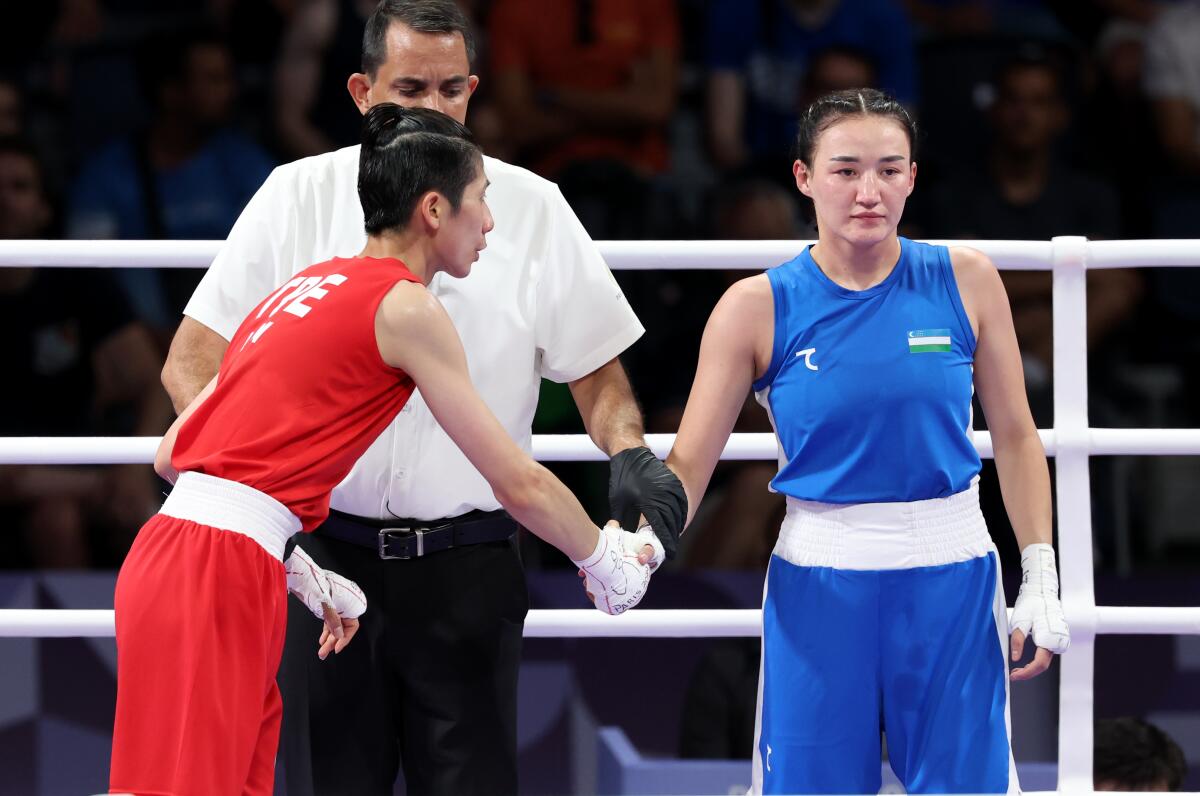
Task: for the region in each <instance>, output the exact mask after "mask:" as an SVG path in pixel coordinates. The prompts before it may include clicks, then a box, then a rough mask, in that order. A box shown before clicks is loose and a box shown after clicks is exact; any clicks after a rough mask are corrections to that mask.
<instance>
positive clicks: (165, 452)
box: [154, 376, 217, 484]
mask: <svg viewBox="0 0 1200 796" xmlns="http://www.w3.org/2000/svg"><path fill="white" fill-rule="evenodd" d="M216 388H217V377H216V376H213V377H212V378H211V379H209V382H208V384H206V385H205V387H204V389H202V390H201V391H200V393H199V394H198V395H197V396H196V397H195V398H193V399H192V402H191V403H189V404H188V405H187V407H186V408H185V409H184V410H183V411H182V412H180V413H179V417H177V418H175V422H174V423H172V424H171V427H170V428H169V429H167V433H166V434H163V438H162V440H161V441H160V442H159V443H158V450H157V451H156V452H155V454H154V472H156V473H158V474H159V475H160V476H161V477H162V478H163V479H164V480H166V481H169V482H170V483H172V484H173V483H175V479H177V478H178V477H179V473H178V472H176V470H175V468H174V467H173V466H172V465H171V454H172V453H174V450H175V438H176V437H177V436H179V429H180V427H181V426H183V424H184V423H186V422H187V419H188V418H189V417H191V416H192V415H193V414H194V413H195V412H196V408H197V407H199V406H200V404H202V403H204V401H205V400H206V399H207V398H208V396H210V395H212V393H213V390H215V389H216Z"/></svg>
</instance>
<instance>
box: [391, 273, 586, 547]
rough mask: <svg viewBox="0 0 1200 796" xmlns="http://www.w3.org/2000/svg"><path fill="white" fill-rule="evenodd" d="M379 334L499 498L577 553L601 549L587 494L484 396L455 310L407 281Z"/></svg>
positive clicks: (556, 543) (395, 295) (553, 540)
mask: <svg viewBox="0 0 1200 796" xmlns="http://www.w3.org/2000/svg"><path fill="white" fill-rule="evenodd" d="M375 335H376V339H377V341H378V343H379V351H380V354H381V356H382V357H383V359H384V361H385V362H387V363H388V364H389V365H391V366H392V367H396V368H400V369H401V370H403V371H404V372H405V373H407V374H408V375H409V376H410V377H412V379H413V381H414V382H416V384H417V387H418V388H419V389H420V390H421V396H422V397H423V398H424V399H425V402H426V403H427V404H428V405H429V408H430V410H431V411H432V412H433V415H434V417H435V418H436V419H437V421H438V423H439V424H440V425H441V426H442V428H444V429H445V430H446V433H447V434H449V435H450V438H451V439H453V440H454V442H455V443H456V444H457V445H458V446H459V448H460V449H462V451H463V453H464V454H466V456H467V458H468V459H470V461H471V463H472V464H473V465H475V467H476V468H477V469H478V470H479V472H480V473H482V474H483V476H484V478H486V479H487V480H488V483H490V484H491V486H492V489H493V490H494V491H495V493H496V499H497V500H499V501H500V503H501V505H503V506H504V508H505V509H507V510H508V512H509V513H510V514H512V515H513V517H515V518H516V520H517V521H518V522H520V523H521V524H522V525H524V526H525V527H527V528H529V529H530V530H531V531H533V532H534V533H535V534H537V535H538V536H540V537H541V538H542V539H545V540H546V541H547V542H549V543H550V544H552V545H554V546H555V547H557V548H558V549H559V550H561V551H562V552H564V553H566V554H567V555H568V556H570V557H571V559H573V560H582V559H584V558H587V557H588V556H589V555H590V554H591V553H592V551H593V550H594V549H595V548H596V544H597V541H598V539H599V531H598V529H597V527H596V525H595V524H594V523H592V521H591V519H590V518H589V517H588V516H587V513H586V512H584V510H583V507H582V506H580V505H579V501H578V500H576V499H575V496H574V495H573V494H571V492H570V490H568V489H567V488H566V487H565V486H563V484H562V483H561V482H560V481H559V480H558V479H557V478H555V477H554V475H552V474H551V473H550V471H549V470H547V469H546V468H545V467H542V466H541V465H540V464H538V463H537V462H535V461H534V460H533V459H531V458H530V457H529V455H528V454H526V453H525V451H523V450H521V448H520V447H519V446H518V445H517V444H516V442H514V441H513V439H512V437H510V436H509V435H508V432H507V431H505V429H504V427H503V426H502V425H501V424H500V421H499V420H497V419H496V417H495V415H493V414H492V412H491V410H490V409H488V407H487V404H485V403H484V402H483V399H482V398H480V397H479V394H478V393H477V392H476V391H475V387H474V385H472V383H471V378H470V375H469V374H468V372H467V360H466V355H465V354H464V352H463V348H462V343H461V342H460V340H459V338H458V333H457V332H456V331H455V329H454V325H453V323H451V321H450V316H449V315H447V314H446V311H445V310H444V309H443V308H442V305H441V304H440V303H439V302H438V300H437V299H436V298H434V297H433V296H432V295H430V293H429V292H428V291H427V290H425V289H424V288H423V287H421V286H419V285H416V284H413V283H408V282H404V283H400V284H398V285H396V287H394V288H393V289H392V290H391V292H390V293H388V295H387V297H386V298H385V299H384V300H383V302H382V303H381V304H380V308H379V311H378V313H377V314H376V318H375Z"/></svg>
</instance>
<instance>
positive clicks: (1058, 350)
mask: <svg viewBox="0 0 1200 796" xmlns="http://www.w3.org/2000/svg"><path fill="white" fill-rule="evenodd" d="M938 242H942V243H962V244H964V245H969V246H973V247H975V248H978V249H981V250H982V251H984V252H985V253H987V254H988V255H989V256H990V257H991V258H992V259H993V260H994V261H995V262H996V264H997V266H999V267H1000V268H1002V269H1017V270H1049V271H1051V272H1052V275H1053V315H1054V320H1053V323H1054V326H1053V335H1054V380H1053V383H1054V418H1055V427H1054V428H1053V429H1050V430H1042V431H1040V432H1039V433H1040V434H1041V437H1042V441H1043V442H1044V443H1045V445H1046V452H1047V454H1048V455H1051V456H1055V457H1056V473H1057V484H1056V493H1057V494H1056V505H1057V513H1058V534H1059V540H1058V543H1059V569H1060V578H1061V583H1062V599H1063V607H1064V609H1065V611H1066V614H1067V618H1068V620H1069V621H1070V624H1071V635H1072V639H1071V649H1070V650H1069V651H1068V652H1067V654H1066V655H1064V656H1063V657H1062V661H1061V665H1062V667H1063V668H1062V677H1061V686H1060V689H1059V728H1058V756H1059V761H1058V762H1059V767H1058V775H1059V781H1058V788H1059V791H1060V792H1065V791H1084V792H1091V790H1092V742H1093V739H1092V690H1093V667H1094V662H1095V638H1096V635H1097V634H1099V633H1122V634H1176V635H1200V607H1195V608H1192V607H1189V608H1164V607H1137V608H1132V607H1120V606H1097V605H1096V597H1095V588H1094V581H1093V561H1092V535H1091V527H1092V525H1091V485H1090V480H1089V473H1088V458H1089V457H1090V456H1095V455H1197V454H1200V429H1096V428H1091V427H1089V426H1088V418H1087V357H1086V352H1087V336H1086V335H1087V324H1086V320H1087V317H1086V311H1087V296H1086V292H1085V284H1086V272H1087V270H1089V269H1097V268H1132V267H1200V240H1146V241H1088V240H1087V239H1085V238H1077V237H1059V238H1055V239H1054V240H1052V241H961V242H956V241H938ZM804 243H805V242H802V241H753V242H747V241H608V242H601V243H600V244H599V246H600V250H601V252H602V254H603V255H604V257H605V259H606V260H607V262H608V264H609V265H610V266H611V267H612V268H613V269H639V270H652V269H762V268H768V267H771V266H773V265H776V264H778V263H781V262H785V261H787V260H790V259H791V258H792V257H794V256H795V254H796V252H798V251H799V250H800V248H801V246H803V245H804ZM220 245H221V244H220V242H219V241H6V242H5V243H4V244H3V246H2V247H0V267H12V266H38V267H98V268H146V267H155V268H164V267H175V268H204V267H207V266H208V264H209V263H210V262H211V261H212V258H213V257H214V256H215V254H216V252H217V250H218V248H219V247H220ZM672 439H673V435H669V434H651V435H648V437H647V441H648V442H649V443H650V445H651V447H652V448H653V449H654V451H655V453H657V454H659V455H660V456H661V455H665V454H666V452H667V450H668V449H669V448H670V444H671V441H672ZM975 444H976V447H977V448H978V449H979V451H980V454H981V455H983V456H990V455H991V439H990V437H989V436H988V435H987V434H986V433H978V434H976V438H975ZM156 445H157V439H156V438H152V437H134V438H107V437H88V438H46V437H26V438H19V437H18V438H0V464H116V463H142V462H147V463H148V462H150V461H152V460H153V455H154V449H155V446H156ZM533 452H534V455H535V456H536V457H537V458H539V459H542V460H545V461H572V460H598V459H602V458H604V457H603V455H602V454H601V453H600V451H599V450H597V449H596V447H595V445H593V444H592V442H591V440H590V439H588V438H587V437H586V436H584V435H539V436H536V437H534V440H533ZM776 455H777V450H776V443H775V440H774V436H773V435H771V434H735V435H733V437H732V438H731V439H730V442H729V445H728V446H727V447H726V449H725V452H724V454H723V455H722V458H723V459H774V458H776ZM759 622H760V612H759V611H757V610H741V611H732V610H726V611H715V610H702V611H700V610H690V611H689V610H664V611H651V610H645V611H633V612H631V613H628V614H625V615H623V616H620V617H610V616H606V615H604V614H601V613H599V612H597V611H591V610H553V611H531V612H530V614H529V618H528V620H527V622H526V626H525V635H526V636H530V637H558V638H562V637H574V638H582V637H653V638H663V637H713V636H757V635H758V634H759V630H760V625H759ZM112 635H113V612H112V611H96V610H23V609H8V610H0V637H4V636H23V637H62V636H112Z"/></svg>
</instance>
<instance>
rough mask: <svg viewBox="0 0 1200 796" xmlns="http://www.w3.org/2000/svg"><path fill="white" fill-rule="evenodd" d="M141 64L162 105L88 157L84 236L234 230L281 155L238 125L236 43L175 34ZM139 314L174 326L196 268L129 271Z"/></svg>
mask: <svg viewBox="0 0 1200 796" xmlns="http://www.w3.org/2000/svg"><path fill="white" fill-rule="evenodd" d="M139 71H140V73H141V78H142V81H143V84H144V88H145V91H146V95H147V99H148V101H149V102H150V105H151V108H152V117H151V120H150V123H149V125H148V126H147V127H146V129H144V130H143V131H141V132H139V133H137V134H134V135H132V136H129V137H126V138H123V139H120V140H118V141H115V142H114V143H112V144H110V145H109V146H107V147H105V148H104V149H101V150H100V151H99V152H98V153H97V154H96V155H95V156H94V157H93V158H92V159H91V160H90V161H88V162H87V163H86V164H85V165H84V168H83V170H82V173H81V174H80V176H79V179H78V180H77V182H76V183H75V186H74V190H73V192H72V195H71V200H70V219H69V222H68V231H69V234H70V235H71V237H75V238H132V239H145V238H170V239H205V240H219V239H223V238H225V236H226V234H227V233H228V232H229V228H230V227H231V226H232V225H233V222H234V221H235V220H236V219H237V217H238V214H239V213H240V212H241V209H242V207H243V206H244V205H245V204H246V202H247V200H249V198H250V197H251V196H252V195H253V194H254V192H255V190H257V188H258V186H259V185H261V184H262V182H263V180H264V179H266V177H267V175H268V174H269V173H270V171H271V168H272V165H273V164H272V161H271V158H270V157H269V156H268V155H267V153H266V152H265V151H264V150H263V149H262V148H261V147H259V146H258V145H257V144H256V143H255V142H254V141H252V140H251V139H250V138H248V137H247V136H245V135H243V134H242V133H241V132H239V131H237V130H236V129H234V128H233V126H232V125H231V120H232V115H233V113H232V112H233V107H234V100H235V97H236V86H235V82H234V71H233V61H232V57H231V56H230V53H229V49H228V47H227V46H226V45H225V44H224V43H223V42H222V41H221V40H220V39H218V38H215V37H212V36H210V35H208V34H206V33H188V34H183V35H181V36H178V37H166V38H165V39H161V40H158V41H156V42H154V43H153V44H152V45H151V46H149V47H148V48H147V49H146V50H145V52H144V53H143V55H142V57H141V59H140V63H139ZM122 278H123V283H124V287H125V289H126V290H127V291H128V292H129V293H130V298H131V300H132V302H133V305H134V308H135V311H136V312H137V314H138V315H139V316H140V317H141V318H142V319H143V320H145V321H147V322H148V323H149V324H150V325H152V326H154V327H157V328H159V329H168V330H169V329H173V328H174V326H175V324H176V322H177V321H178V312H179V311H180V310H181V309H182V306H183V303H184V302H185V301H186V299H187V297H188V296H189V295H191V291H192V289H193V288H194V287H195V281H196V279H197V278H198V275H197V274H196V273H195V272H193V271H190V270H189V271H178V270H175V271H169V272H155V271H147V270H144V269H143V270H130V271H126V272H123V273H122Z"/></svg>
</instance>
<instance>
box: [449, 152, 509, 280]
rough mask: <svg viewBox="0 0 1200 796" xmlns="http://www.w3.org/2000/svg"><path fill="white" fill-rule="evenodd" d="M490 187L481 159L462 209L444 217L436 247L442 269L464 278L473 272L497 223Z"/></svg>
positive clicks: (459, 208) (465, 193)
mask: <svg viewBox="0 0 1200 796" xmlns="http://www.w3.org/2000/svg"><path fill="white" fill-rule="evenodd" d="M487 187H488V181H487V176H486V175H485V174H484V173H483V163H482V161H480V162H479V165H478V167H477V171H476V174H475V179H474V180H472V181H471V182H470V183H469V184H468V185H467V187H466V189H465V190H464V191H463V195H462V201H461V202H460V203H459V205H458V210H456V211H453V212H451V213H450V214H449V215H448V216H446V217H445V218H444V219H442V220H441V223H440V225H439V228H438V232H437V239H436V248H437V253H438V260H439V261H440V265H441V270H443V271H445V272H446V273H447V274H449V275H450V276H453V277H456V278H462V277H464V276H466V275H467V274H469V273H471V266H472V265H473V264H474V263H475V261H476V260H478V259H479V252H481V251H483V249H484V247H486V246H487V234H488V233H489V232H491V231H492V227H494V226H495V224H494V223H493V221H492V211H491V210H489V209H488V206H487V198H486V196H485V192H486V191H487ZM447 206H448V205H447Z"/></svg>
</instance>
